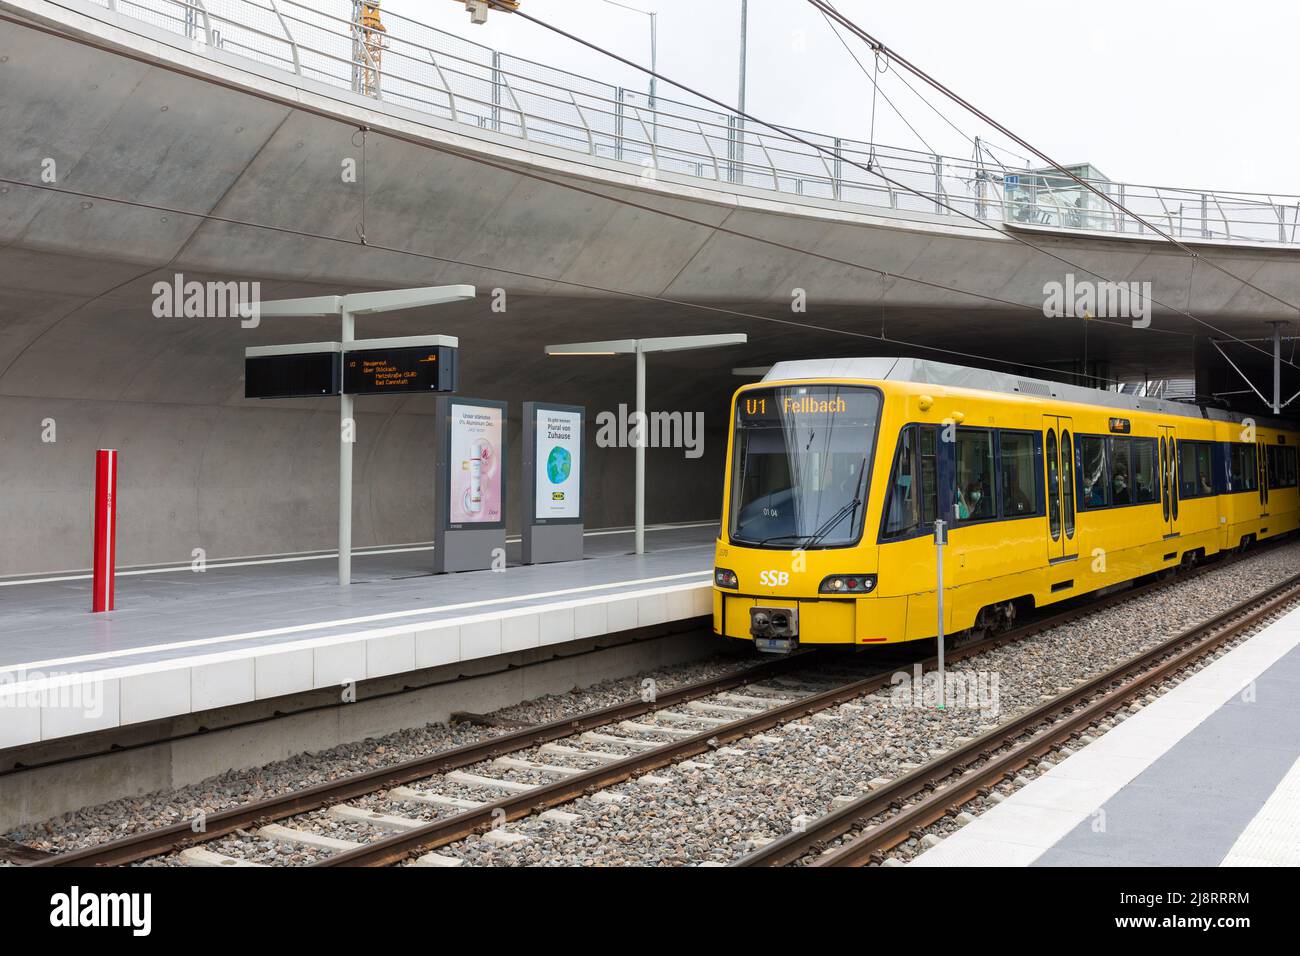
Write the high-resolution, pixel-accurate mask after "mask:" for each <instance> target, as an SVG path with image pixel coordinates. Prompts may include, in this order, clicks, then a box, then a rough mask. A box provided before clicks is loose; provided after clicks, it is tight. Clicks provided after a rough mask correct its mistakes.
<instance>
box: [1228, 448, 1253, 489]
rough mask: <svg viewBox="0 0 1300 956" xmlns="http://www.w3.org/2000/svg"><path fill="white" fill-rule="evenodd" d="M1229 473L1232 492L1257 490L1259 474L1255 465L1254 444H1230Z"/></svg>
mask: <svg viewBox="0 0 1300 956" xmlns="http://www.w3.org/2000/svg"><path fill="white" fill-rule="evenodd" d="M1228 475H1229V477H1230V478H1231V480H1232V486H1231V488H1230V489H1229V490H1230V491H1231V492H1233V493H1236V492H1239V491H1254V490H1255V488H1256V484H1257V478H1258V475H1257V472H1256V467H1255V446H1254V445H1241V444H1230V445H1229V446H1228Z"/></svg>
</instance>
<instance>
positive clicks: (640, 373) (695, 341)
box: [545, 332, 749, 554]
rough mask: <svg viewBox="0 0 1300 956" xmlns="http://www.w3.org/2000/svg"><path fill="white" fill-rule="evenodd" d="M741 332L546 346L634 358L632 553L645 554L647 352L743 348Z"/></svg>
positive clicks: (552, 351) (554, 351) (553, 350)
mask: <svg viewBox="0 0 1300 956" xmlns="http://www.w3.org/2000/svg"><path fill="white" fill-rule="evenodd" d="M748 341H749V336H748V335H747V334H745V333H744V332H726V333H723V334H720V335H672V336H667V337H664V338H655V339H611V340H607V341H603V342H568V343H565V344H563V345H548V346H546V349H545V351H546V354H547V355H635V356H636V416H637V422H638V423H639V424H638V427H637V440H636V442H635V443H634V444H635V448H636V491H635V499H636V500H635V504H634V509H633V510H634V521H635V528H636V530H635V535H634V536H635V542H636V553H637V554H645V449H646V445H647V444H649V441H650V421H649V417H648V416H647V414H646V400H645V357H646V355H647V354H648V353H650V352H685V351H687V350H689V349H712V348H719V347H720V346H724V345H744V344H745V343H746V342H748Z"/></svg>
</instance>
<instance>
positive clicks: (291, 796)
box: [30, 654, 810, 866]
mask: <svg viewBox="0 0 1300 956" xmlns="http://www.w3.org/2000/svg"><path fill="white" fill-rule="evenodd" d="M809 656H810V655H807V654H800V655H795V656H792V657H785V658H777V659H774V660H769V661H764V662H762V663H760V664H757V665H755V666H754V667H750V668H746V669H745V670H743V671H738V672H735V673H731V674H725V675H722V676H721V677H714V678H709V679H708V680H703V681H696V682H695V683H692V684H688V685H686V686H684V687H679V688H677V689H675V690H671V691H669V692H667V693H664V694H660V695H658V696H657V697H656V699H655V700H652V701H648V702H647V701H643V700H640V699H634V700H629V701H625V702H623V703H619V704H612V705H610V706H609V707H602V708H600V709H598V710H592V711H588V712H586V713H583V714H578V715H576V716H573V717H564V718H561V719H560V720H555V721H551V722H550V723H546V724H541V725H539V726H537V727H529V728H526V729H522V730H517V731H515V732H513V733H508V734H502V735H500V736H497V737H489V738H486V739H484V740H480V741H477V742H475V743H470V744H464V745H463V746H460V747H455V748H453V749H451V750H443V751H439V752H437V753H434V754H430V755H428V756H424V757H416V758H414V759H412V760H407V761H403V762H401V763H398V764H394V765H393V766H391V767H381V768H378V769H376V770H369V771H366V772H364V773H359V774H354V775H351V776H347V777H344V778H342V779H339V780H331V781H327V782H325V783H321V784H317V785H315V786H313V787H307V788H305V789H303V790H295V791H293V792H291V793H285V794H280V795H278V796H274V797H270V798H268V799H266V800H259V801H257V802H255V803H249V804H245V805H243V806H238V807H232V808H230V809H228V810H222V811H219V812H217V813H212V814H208V815H207V816H206V817H205V818H204V819H203V821H202V823H203V829H202V830H201V831H198V832H196V831H195V830H193V829H192V827H193V823H192V821H190V820H186V821H183V822H180V823H175V824H172V825H170V826H166V827H160V828H158V829H153V830H147V831H144V832H142V833H137V834H132V835H130V836H127V837H123V838H121V839H118V840H114V841H112V842H110V843H104V844H100V845H99V846H93V847H86V848H84V849H80V850H73V851H71V852H69V853H60V854H58V855H57V856H54V857H51V858H49V859H44V860H40V861H39V862H36V863H32V864H30V865H32V866H120V865H123V864H126V863H133V862H135V861H137V860H143V859H147V858H148V857H151V856H157V855H159V854H161V853H167V852H171V851H173V850H179V849H184V848H186V847H188V846H197V845H199V844H202V843H207V842H209V841H211V840H215V839H217V838H218V837H221V836H224V835H225V834H227V833H231V832H233V831H235V830H237V829H241V828H244V827H247V826H250V825H253V824H258V823H268V822H272V821H275V820H282V819H284V818H286V817H290V816H294V815H296V814H300V813H306V812H309V811H311V810H316V809H319V808H321V807H325V806H329V805H331V804H335V803H339V802H341V801H343V800H351V799H354V798H356V797H359V796H365V795H366V794H370V793H374V792H375V791H378V790H386V789H391V788H392V787H396V786H402V785H404V784H407V783H411V782H412V781H415V780H419V779H421V778H423V777H428V776H431V775H433V774H435V773H442V772H444V771H447V770H454V769H456V768H457V767H464V766H468V765H470V764H474V763H479V762H480V761H483V760H488V759H491V758H495V757H499V756H503V755H505V754H509V753H513V752H515V751H519V750H525V749H527V748H529V747H534V746H537V745H538V744H544V743H549V742H551V741H553V740H559V739H561V738H564V737H568V736H571V735H573V734H575V733H580V732H582V731H585V730H590V729H593V728H595V727H600V726H604V725H606V724H609V723H613V722H617V721H620V720H627V719H630V718H632V717H639V716H642V715H645V714H647V713H651V712H653V711H655V710H659V709H662V708H664V707H673V706H677V705H679V704H684V703H687V702H689V701H692V700H696V699H698V698H700V697H707V696H710V695H712V694H717V693H722V692H724V691H728V690H732V689H734V688H736V687H743V686H745V685H746V684H752V683H755V682H756V681H760V680H764V679H766V678H769V677H772V676H775V675H779V674H783V673H785V672H787V671H789V670H792V669H794V668H795V667H797V666H799V665H800V664H802V663H804V661H805V660H806V659H807V658H808V657H809Z"/></svg>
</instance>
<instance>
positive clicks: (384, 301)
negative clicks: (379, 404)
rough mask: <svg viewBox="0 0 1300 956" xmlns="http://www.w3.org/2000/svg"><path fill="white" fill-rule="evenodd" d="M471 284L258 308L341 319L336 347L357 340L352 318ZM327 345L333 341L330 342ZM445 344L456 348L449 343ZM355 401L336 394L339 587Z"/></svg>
mask: <svg viewBox="0 0 1300 956" xmlns="http://www.w3.org/2000/svg"><path fill="white" fill-rule="evenodd" d="M474 291H475V290H474V287H473V286H472V285H446V286H431V287H428V288H423V289H394V290H391V291H388V292H358V293H355V294H353V295H321V296H314V297H312V298H309V299H278V300H276V301H274V302H263V303H261V305H260V306H259V307H258V314H259V316H260V317H261V318H268V317H274V316H293V317H298V318H302V317H307V316H326V315H337V316H339V318H340V319H341V331H342V342H341V343H340V344H341V349H342V352H343V353H344V354H345V355H346V353H347V351H348V345H349V344H350V343H352V342H354V341H355V340H356V317H357V316H358V315H374V314H376V313H379V312H393V311H396V310H398V309H418V308H424V307H427V306H433V305H443V304H444V303H447V302H463V301H465V300H466V299H472V298H474ZM331 344H332V343H331ZM447 344H457V343H455V340H454V339H448V340H447ZM355 402H356V398H355V397H354V396H352V395H348V394H347V393H346V392H343V391H342V390H340V394H339V584H342V585H344V586H346V585H349V584H351V583H352V444H353V442H354V441H355V440H356V422H355V420H354V418H353V414H354V406H355Z"/></svg>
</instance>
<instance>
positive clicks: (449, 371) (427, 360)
mask: <svg viewBox="0 0 1300 956" xmlns="http://www.w3.org/2000/svg"><path fill="white" fill-rule="evenodd" d="M457 351H458V350H457V349H455V348H452V347H450V346H446V345H432V346H415V347H412V346H403V347H393V348H376V349H365V350H356V351H352V350H349V351H348V352H346V353H345V354H344V356H343V391H344V392H346V393H347V394H349V395H398V394H406V393H411V392H454V391H456V364H457V363H456V353H457Z"/></svg>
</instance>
